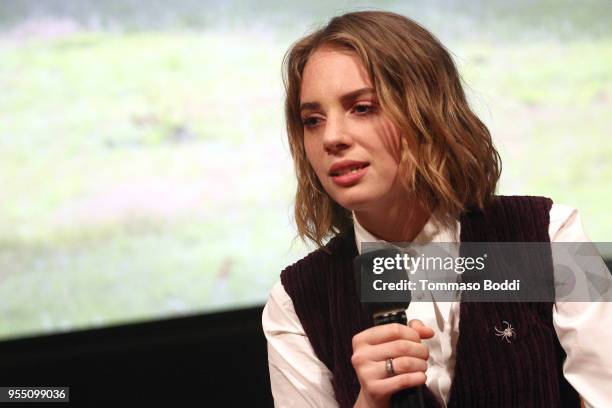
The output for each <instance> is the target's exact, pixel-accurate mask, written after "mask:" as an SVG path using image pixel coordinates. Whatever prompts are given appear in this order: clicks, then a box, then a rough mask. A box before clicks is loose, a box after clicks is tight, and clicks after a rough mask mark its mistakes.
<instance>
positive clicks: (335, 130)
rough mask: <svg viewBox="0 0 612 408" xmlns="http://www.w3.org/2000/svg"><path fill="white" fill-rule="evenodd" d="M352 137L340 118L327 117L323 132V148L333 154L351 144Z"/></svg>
mask: <svg viewBox="0 0 612 408" xmlns="http://www.w3.org/2000/svg"><path fill="white" fill-rule="evenodd" d="M351 143H352V139H351V137H350V135H349V134H348V132H347V129H346V126H345V124H344V122H343V121H342V120H341V119H335V118H328V119H327V123H326V124H325V132H324V134H323V148H324V149H325V151H326V152H327V153H330V154H335V153H338V152H340V151H342V150H344V149H347V148H348V147H350V146H351Z"/></svg>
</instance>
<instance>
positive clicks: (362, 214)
mask: <svg viewBox="0 0 612 408" xmlns="http://www.w3.org/2000/svg"><path fill="white" fill-rule="evenodd" d="M404 203H405V204H404ZM404 203H403V205H395V206H392V207H390V208H378V209H373V210H356V211H355V217H356V218H357V221H358V222H359V224H361V226H363V227H364V228H365V229H366V230H368V231H369V232H370V233H372V234H373V235H375V236H377V237H378V238H380V239H382V240H385V241H387V242H411V241H413V240H414V239H415V238H416V236H417V235H418V234H419V233H420V232H421V230H422V229H423V227H424V226H425V224H426V223H427V221H428V220H429V217H430V215H431V214H430V213H429V211H427V209H426V208H425V207H423V206H422V205H421V204H420V203H418V201H417V200H406V201H405V202H404Z"/></svg>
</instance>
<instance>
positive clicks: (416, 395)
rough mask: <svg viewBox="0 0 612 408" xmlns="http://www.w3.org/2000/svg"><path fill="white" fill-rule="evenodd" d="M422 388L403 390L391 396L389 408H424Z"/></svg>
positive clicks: (420, 386)
mask: <svg viewBox="0 0 612 408" xmlns="http://www.w3.org/2000/svg"><path fill="white" fill-rule="evenodd" d="M424 407H425V400H423V386H422V385H419V386H418V387H414V388H405V389H403V390H400V391H398V392H396V393H395V394H393V395H392V396H391V408H424Z"/></svg>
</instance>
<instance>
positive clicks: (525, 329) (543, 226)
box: [281, 196, 580, 408]
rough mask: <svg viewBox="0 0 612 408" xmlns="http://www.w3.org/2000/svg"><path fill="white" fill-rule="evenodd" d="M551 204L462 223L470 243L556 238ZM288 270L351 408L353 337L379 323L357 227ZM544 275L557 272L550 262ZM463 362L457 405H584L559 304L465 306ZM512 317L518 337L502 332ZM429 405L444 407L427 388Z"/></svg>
mask: <svg viewBox="0 0 612 408" xmlns="http://www.w3.org/2000/svg"><path fill="white" fill-rule="evenodd" d="M551 206H552V201H551V200H550V199H548V198H543V197H531V196H512V197H505V196H499V197H497V199H496V200H495V201H494V202H493V203H492V204H491V205H490V206H489V207H488V208H486V209H485V211H484V212H483V211H472V212H470V213H466V214H465V215H463V216H462V217H461V220H460V223H461V234H460V240H461V242H498V241H499V242H517V241H522V242H548V241H549V235H548V224H549V211H550V208H551ZM326 247H327V248H328V250H329V252H330V253H326V252H325V251H323V250H321V249H319V250H316V251H314V252H312V253H310V254H309V255H307V256H306V257H305V258H303V259H302V260H300V261H298V262H296V263H295V264H293V265H291V266H289V267H287V268H286V269H285V270H283V272H282V273H281V282H282V284H283V286H284V288H285V290H286V291H287V293H288V294H289V296H290V297H291V299H292V301H293V305H294V308H295V311H296V313H297V315H298V317H299V318H300V321H301V323H302V326H303V327H304V330H305V332H306V335H307V336H308V339H309V340H310V343H311V344H312V347H313V349H314V352H315V354H316V355H317V357H318V358H319V360H321V361H322V362H323V363H324V364H325V365H326V366H327V367H328V368H329V369H330V371H331V372H332V373H333V378H332V386H333V389H334V392H335V396H336V400H337V401H338V404H339V406H340V407H352V406H353V405H354V403H355V401H356V399H357V394H358V393H359V388H360V387H359V382H358V380H357V375H356V374H355V371H354V369H353V366H352V365H351V355H352V344H351V340H352V338H353V336H354V335H355V334H357V333H359V332H361V331H363V330H365V329H367V328H369V327H372V317H371V316H370V315H369V314H368V313H367V312H366V311H365V310H364V308H362V307H361V303H360V301H359V297H358V294H357V292H356V290H355V284H354V277H353V267H352V262H353V258H354V257H355V256H357V254H358V251H357V247H356V244H355V236H354V232H353V231H348V232H347V233H344V234H340V235H338V236H336V237H334V238H333V239H332V240H330V242H329V243H328V244H327V245H326ZM540 269H541V270H540V271H539V272H538V273H544V274H552V260H551V258H550V256H549V257H548V259H545V260H544V261H543V262H541V265H540ZM459 317H460V319H459V332H460V335H459V339H458V340H457V345H456V365H455V369H454V378H453V382H452V385H451V389H450V395H449V400H448V407H486V408H491V407H496V408H504V407H579V406H580V404H579V399H578V395H577V393H576V392H575V390H574V389H573V388H572V387H571V386H570V385H569V383H567V381H566V380H565V378H564V377H563V373H562V364H563V360H564V359H565V353H564V351H563V349H562V348H561V345H560V344H559V341H558V339H557V336H556V333H555V330H554V328H553V324H552V304H551V303H469V302H462V303H461V305H460V316H459ZM503 320H506V321H508V322H511V323H512V326H513V327H514V328H515V330H516V333H517V336H516V337H515V338H514V339H513V341H512V342H511V343H508V342H506V341H502V340H501V337H499V336H496V335H495V331H494V328H495V326H498V327H501V322H502V321H503ZM425 399H426V403H427V406H428V407H436V406H439V404H438V403H437V401H436V399H435V397H434V396H433V394H431V392H430V391H429V390H426V393H425Z"/></svg>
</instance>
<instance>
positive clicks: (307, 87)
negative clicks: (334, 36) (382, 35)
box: [300, 46, 405, 211]
mask: <svg viewBox="0 0 612 408" xmlns="http://www.w3.org/2000/svg"><path fill="white" fill-rule="evenodd" d="M372 88H373V86H372V82H371V81H370V78H369V76H368V73H367V70H366V68H365V67H364V65H363V64H362V62H361V60H360V59H359V57H358V56H357V54H356V53H355V52H352V51H347V50H341V49H338V48H332V47H329V46H323V47H320V48H319V49H317V50H316V51H315V52H314V53H313V55H312V56H311V57H310V58H309V59H308V62H307V63H306V66H305V67H304V72H303V79H302V87H301V92H300V95H301V96H300V108H301V117H302V122H303V126H304V148H305V150H306V156H307V157H308V160H309V162H310V164H311V165H312V168H313V169H314V171H315V173H316V174H317V177H318V178H319V180H320V181H321V184H322V185H323V188H324V189H325V191H326V192H327V193H328V194H329V195H330V196H331V197H332V199H333V200H334V201H336V202H337V203H338V204H340V205H341V206H342V207H344V208H347V209H349V210H353V211H359V210H363V211H367V210H374V209H376V208H377V207H380V208H384V207H385V206H388V205H391V204H392V203H393V200H397V199H400V197H401V195H402V194H403V193H402V191H403V189H402V188H401V187H400V184H399V180H398V177H397V175H398V166H399V162H400V137H399V133H398V131H397V128H396V127H395V126H394V125H393V124H392V123H391V121H390V120H389V118H388V117H386V116H385V114H384V113H383V112H382V110H381V109H380V106H379V104H378V101H377V98H376V93H375V92H374V90H373V89H372ZM404 194H405V193H404Z"/></svg>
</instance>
